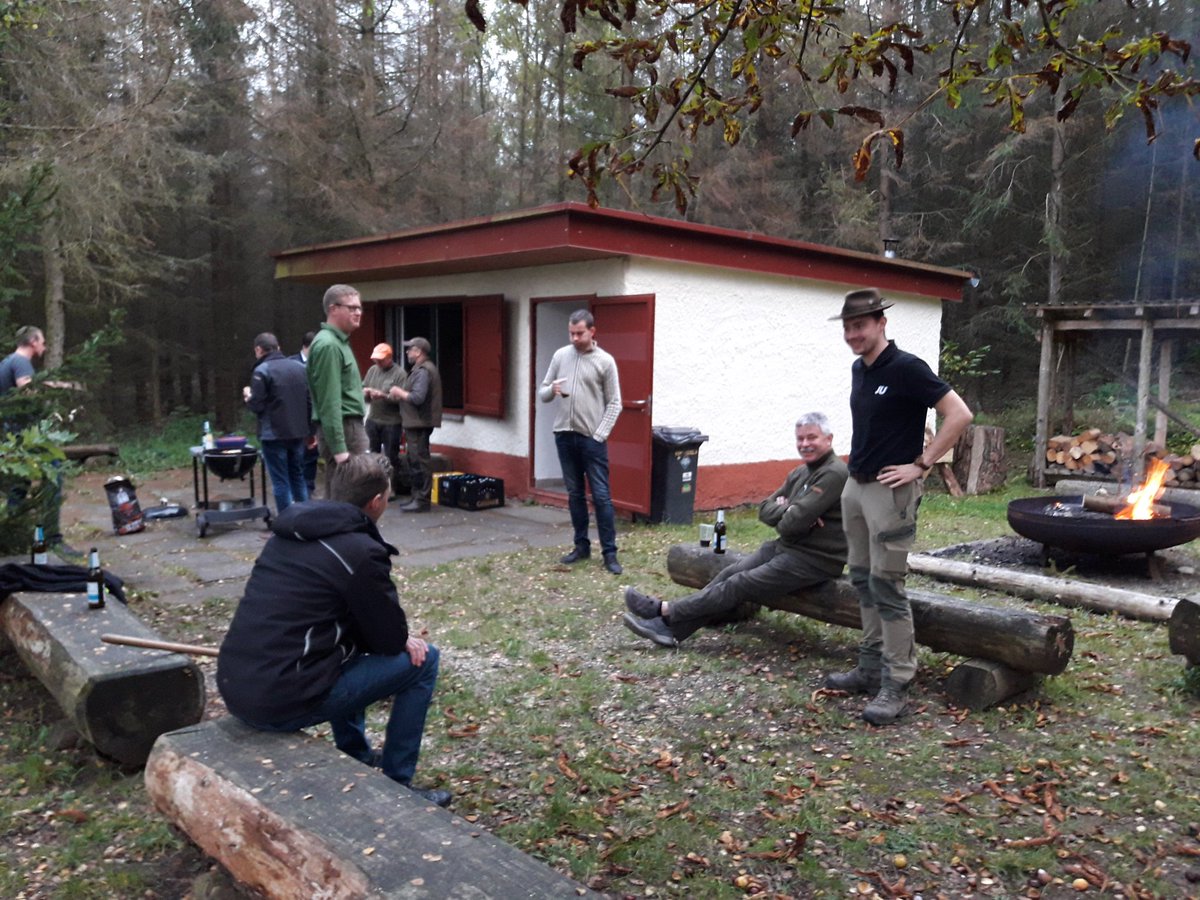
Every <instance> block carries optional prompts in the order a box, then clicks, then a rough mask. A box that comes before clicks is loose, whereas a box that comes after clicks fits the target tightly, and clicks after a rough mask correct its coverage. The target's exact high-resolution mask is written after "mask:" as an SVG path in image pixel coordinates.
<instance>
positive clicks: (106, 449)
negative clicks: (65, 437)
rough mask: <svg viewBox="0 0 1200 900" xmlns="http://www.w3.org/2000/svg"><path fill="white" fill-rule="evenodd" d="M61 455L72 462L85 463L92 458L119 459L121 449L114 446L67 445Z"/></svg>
mask: <svg viewBox="0 0 1200 900" xmlns="http://www.w3.org/2000/svg"><path fill="white" fill-rule="evenodd" d="M62 450H63V455H65V456H66V457H67V459H69V460H72V461H74V462H86V461H87V460H89V459H91V458H92V457H93V456H112V457H119V456H120V455H121V449H120V448H119V447H118V446H117V445H116V444H67V445H66V446H65V447H63V448H62Z"/></svg>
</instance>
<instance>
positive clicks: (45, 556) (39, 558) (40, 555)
mask: <svg viewBox="0 0 1200 900" xmlns="http://www.w3.org/2000/svg"><path fill="white" fill-rule="evenodd" d="M29 561H30V562H32V563H33V564H34V565H35V566H44V565H46V564H47V563H49V562H50V554H49V552H48V548H47V547H46V531H45V529H44V528H42V526H41V525H38V526H37V527H36V528H34V529H33V546H32V547H30V548H29Z"/></svg>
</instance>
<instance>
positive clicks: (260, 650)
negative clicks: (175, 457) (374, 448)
mask: <svg viewBox="0 0 1200 900" xmlns="http://www.w3.org/2000/svg"><path fill="white" fill-rule="evenodd" d="M390 475H391V473H390V466H389V465H388V462H387V459H386V457H383V456H381V455H379V454H377V453H365V454H359V455H356V456H351V457H349V458H347V459H346V460H345V461H344V462H342V463H340V464H339V465H338V467H337V469H336V471H335V472H334V476H333V480H332V484H331V491H332V494H331V497H330V499H329V500H327V501H312V502H308V503H294V504H292V505H291V506H289V507H288V508H287V509H286V510H284V511H283V512H282V513H281V514H280V515H279V516H278V517H277V518H276V519H275V521H274V522H273V523H272V526H271V527H272V531H274V534H273V536H272V537H271V539H270V540H269V541H268V542H267V545H266V547H264V548H263V552H262V554H261V555H260V556H259V558H258V560H257V561H256V562H255V564H254V570H253V571H252V572H251V573H250V580H249V581H248V582H247V583H246V592H245V595H244V596H243V597H242V601H241V603H239V604H238V608H237V611H236V612H235V613H234V616H233V622H232V623H231V624H230V626H229V631H228V633H227V634H226V635H225V640H224V641H223V642H222V644H221V651H220V656H219V658H218V660H217V687H218V689H219V690H220V692H221V696H222V698H223V699H224V700H225V705H226V706H227V707H228V709H229V711H230V713H232V714H233V715H234V716H236V717H237V718H238V719H240V720H242V721H243V722H245V723H246V724H247V725H249V726H250V727H252V728H258V729H260V730H263V731H297V730H299V729H301V728H307V727H309V726H310V725H316V724H319V723H321V722H329V724H330V726H331V730H332V731H333V738H334V742H335V743H336V744H337V748H338V749H339V750H341V751H342V752H343V753H345V754H347V755H349V756H352V757H354V758H355V759H357V760H358V761H360V762H363V763H366V764H367V765H371V766H376V767H378V768H380V769H382V770H383V773H384V774H385V775H387V776H388V777H389V778H391V779H392V780H394V781H398V782H399V783H400V784H402V785H404V786H406V787H409V788H410V789H412V790H413V791H415V792H416V793H418V794H420V795H421V796H422V797H424V798H425V799H427V800H429V801H431V802H433V803H436V804H438V805H439V806H446V805H448V804H449V803H450V799H451V798H450V793H449V792H448V791H444V790H437V789H425V790H422V789H418V788H414V787H412V779H413V774H414V773H415V771H416V767H417V758H418V756H419V755H420V750H421V736H422V733H423V732H424V730H425V716H426V713H427V711H428V709H429V702H430V699H431V698H432V696H433V689H434V685H435V684H436V682H437V674H438V650H437V648H436V647H435V646H433V645H432V644H427V643H426V642H425V641H423V640H422V639H421V638H419V637H416V636H415V635H412V634H410V633H409V630H408V620H407V618H406V616H405V614H404V609H403V608H402V607H401V606H400V598H399V596H398V595H397V594H396V586H395V585H394V584H393V583H392V579H391V557H392V556H393V555H395V554H396V552H397V551H396V548H395V547H393V546H391V545H390V544H388V543H386V542H385V541H384V540H383V537H382V536H381V535H380V533H379V529H378V528H377V527H376V522H378V521H379V518H380V516H382V515H383V512H384V510H385V509H386V508H387V501H388V494H389V493H390V483H389V482H390ZM389 696H390V697H392V698H393V699H392V710H391V715H390V716H389V718H388V723H387V729H386V732H385V736H384V742H383V747H382V749H381V750H373V749H372V748H371V745H370V743H369V742H368V740H367V735H366V729H365V710H366V708H367V707H368V706H369V705H370V704H372V703H374V702H375V701H376V700H381V699H383V698H384V697H389Z"/></svg>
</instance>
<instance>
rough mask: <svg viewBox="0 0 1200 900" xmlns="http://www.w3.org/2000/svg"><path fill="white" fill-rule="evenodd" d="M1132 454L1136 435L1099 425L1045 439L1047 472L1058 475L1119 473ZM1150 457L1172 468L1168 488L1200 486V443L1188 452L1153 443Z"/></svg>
mask: <svg viewBox="0 0 1200 900" xmlns="http://www.w3.org/2000/svg"><path fill="white" fill-rule="evenodd" d="M1132 454H1133V438H1132V437H1131V436H1130V435H1128V434H1125V433H1124V432H1120V431H1119V432H1117V433H1115V434H1109V433H1107V432H1103V431H1101V430H1100V429H1099V428H1085V429H1084V430H1083V431H1081V432H1080V433H1079V434H1077V435H1074V436H1072V435H1069V434H1056V435H1055V436H1054V437H1052V438H1049V439H1048V440H1047V441H1046V471H1047V472H1052V473H1058V474H1065V473H1073V474H1076V475H1110V474H1120V466H1121V462H1122V461H1123V460H1126V459H1129V458H1130V456H1131V455H1132ZM1145 454H1146V456H1147V457H1157V458H1158V459H1161V460H1163V461H1164V462H1165V463H1166V464H1167V465H1168V466H1169V467H1170V468H1169V469H1168V471H1167V474H1166V477H1165V478H1164V479H1163V483H1164V484H1165V485H1166V486H1168V487H1184V488H1200V444H1196V445H1194V446H1193V447H1192V448H1191V449H1190V450H1189V451H1188V452H1187V453H1184V454H1179V453H1168V452H1167V451H1166V449H1165V448H1163V447H1160V446H1159V445H1157V444H1155V443H1153V442H1151V443H1148V444H1146V450H1145Z"/></svg>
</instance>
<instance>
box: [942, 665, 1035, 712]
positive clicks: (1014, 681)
mask: <svg viewBox="0 0 1200 900" xmlns="http://www.w3.org/2000/svg"><path fill="white" fill-rule="evenodd" d="M1041 681H1042V676H1041V675H1037V674H1035V673H1033V672H1018V671H1017V670H1016V669H1010V668H1009V667H1008V666H1006V665H1004V663H998V662H995V661H994V660H990V659H966V660H963V661H962V662H960V663H959V664H958V665H957V666H955V667H954V669H953V671H951V672H950V674H949V675H947V676H946V693H947V694H949V695H950V696H951V697H954V698H955V701H956V702H957V703H959V705H961V706H965V707H967V708H968V709H987V708H988V707H989V706H995V705H996V704H997V703H1003V702H1004V701H1005V700H1007V699H1008V698H1009V697H1012V696H1014V695H1016V694H1020V693H1022V692H1023V691H1027V690H1029V689H1030V688H1033V687H1037V685H1039V684H1040V683H1041Z"/></svg>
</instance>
